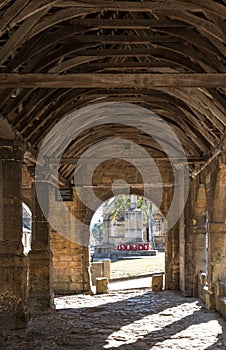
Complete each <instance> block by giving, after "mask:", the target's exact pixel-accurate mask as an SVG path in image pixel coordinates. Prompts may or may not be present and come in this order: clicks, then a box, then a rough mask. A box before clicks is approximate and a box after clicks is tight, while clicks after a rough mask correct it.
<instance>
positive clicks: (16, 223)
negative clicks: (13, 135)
mask: <svg viewBox="0 0 226 350" xmlns="http://www.w3.org/2000/svg"><path fill="white" fill-rule="evenodd" d="M22 158H23V153H22V149H21V146H20V144H19V143H17V142H16V141H6V140H1V141H0V281H1V282H0V331H3V330H4V329H5V330H7V331H9V330H11V329H18V328H23V327H24V326H25V324H26V312H25V311H26V310H25V303H26V283H27V267H26V258H25V256H24V255H23V246H22V193H21V185H22Z"/></svg>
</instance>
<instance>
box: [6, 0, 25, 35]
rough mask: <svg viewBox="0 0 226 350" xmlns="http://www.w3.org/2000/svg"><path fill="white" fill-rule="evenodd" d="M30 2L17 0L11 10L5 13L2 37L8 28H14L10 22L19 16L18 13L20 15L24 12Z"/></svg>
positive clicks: (10, 7)
mask: <svg viewBox="0 0 226 350" xmlns="http://www.w3.org/2000/svg"><path fill="white" fill-rule="evenodd" d="M28 2H29V0H17V1H14V3H13V4H12V5H11V6H9V8H8V9H7V10H6V11H5V12H4V16H2V18H1V20H0V35H2V34H3V32H4V30H5V29H6V27H7V26H8V27H10V28H12V26H11V25H10V22H11V21H12V20H13V19H14V17H16V16H17V14H18V13H20V11H22V10H23V8H24V7H25V6H26V5H27V3H28Z"/></svg>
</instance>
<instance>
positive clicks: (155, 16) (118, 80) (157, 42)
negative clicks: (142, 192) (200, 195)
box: [0, 0, 226, 179]
mask: <svg viewBox="0 0 226 350" xmlns="http://www.w3.org/2000/svg"><path fill="white" fill-rule="evenodd" d="M225 20H226V6H225V1H224V0H198V1H197V0H166V1H162V0H155V1H152V0H143V1H141V0H133V1H132V0H131V1H118V0H114V1H112V0H104V1H103V0H78V1H76V0H38V1H37V0H16V1H15V0H0V38H1V39H0V40H1V43H0V45H1V50H0V92H1V95H0V113H1V124H0V125H1V132H0V136H1V137H3V138H12V134H13V133H15V135H17V137H20V138H21V139H23V140H24V142H25V143H26V145H29V147H30V150H32V152H31V153H32V154H33V155H34V154H35V152H38V150H39V147H40V145H41V143H42V140H43V137H44V136H45V135H46V134H47V133H48V132H49V131H50V130H51V128H52V127H53V126H54V125H55V124H56V123H57V122H58V121H59V120H61V119H62V118H63V117H64V116H65V115H66V114H68V113H70V112H72V111H76V110H78V109H80V108H82V107H85V106H89V105H92V104H93V103H97V102H103V103H105V102H120V103H121V102H125V103H132V104H136V105H138V106H142V107H144V108H146V109H148V110H150V111H152V112H154V113H156V114H157V115H159V116H160V117H161V118H163V119H164V120H165V121H166V122H167V123H169V124H170V125H171V126H172V128H173V130H174V131H175V133H176V134H177V136H178V138H179V139H180V141H181V143H182V145H183V147H184V150H185V152H186V155H187V156H188V159H189V163H190V166H191V171H194V169H195V167H196V168H197V164H199V161H200V162H202V161H204V162H205V161H207V160H208V159H211V157H213V156H214V154H217V152H218V150H220V149H222V147H224V146H225V126H226V114H225V110H226V100H225V91H226V90H225V89H226V65H225V63H226V47H225V35H226V26H225ZM9 125H10V127H9ZM90 135H91V138H92V139H91V141H90ZM115 135H118V137H123V135H127V137H129V138H130V139H131V140H136V142H137V143H140V144H141V145H143V146H144V147H146V148H147V149H150V148H156V145H154V142H153V140H150V139H148V138H146V135H145V134H143V135H140V133H139V131H138V130H137V129H136V128H134V129H133V128H130V129H129V130H128V129H126V127H125V128H122V127H119V126H117V125H115V124H112V125H111V126H110V127H109V128H107V131H106V127H105V126H104V125H103V127H99V128H98V132H96V133H94V132H93V131H91V130H87V131H86V132H85V133H84V134H83V135H81V137H79V138H78V139H76V140H74V143H73V144H72V145H70V149H68V151H67V152H66V154H65V155H64V156H65V159H72V162H71V163H70V165H69V164H67V161H64V164H62V166H61V169H60V170H61V173H62V175H63V176H64V178H67V179H70V177H71V176H72V174H73V171H74V167H75V166H76V164H74V163H75V162H74V161H73V160H74V159H76V157H79V152H80V150H81V145H82V149H83V150H85V149H86V147H89V145H90V142H91V143H95V142H98V141H100V140H102V139H103V138H105V137H111V136H115ZM158 156H159V158H161V157H164V154H163V152H162V151H161V150H160V149H159V153H158Z"/></svg>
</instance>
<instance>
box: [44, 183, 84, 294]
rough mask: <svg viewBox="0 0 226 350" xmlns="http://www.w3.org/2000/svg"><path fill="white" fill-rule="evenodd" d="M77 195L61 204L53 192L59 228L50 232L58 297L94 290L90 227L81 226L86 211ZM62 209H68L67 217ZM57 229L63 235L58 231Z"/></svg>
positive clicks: (52, 209)
mask: <svg viewBox="0 0 226 350" xmlns="http://www.w3.org/2000/svg"><path fill="white" fill-rule="evenodd" d="M73 196H74V200H73V201H72V202H66V203H63V202H57V201H56V199H55V189H54V188H53V189H52V192H51V200H50V205H51V208H50V210H51V214H50V216H51V217H53V223H55V224H56V225H55V226H54V227H53V228H51V230H50V231H51V233H50V249H51V251H52V253H53V291H54V292H55V293H56V294H59V293H83V292H85V293H89V292H90V291H91V283H90V272H89V265H90V261H89V246H88V244H89V226H88V225H85V224H84V225H82V226H81V227H80V225H79V223H80V222H82V220H83V219H84V217H83V215H85V210H84V208H83V207H82V205H81V202H80V201H79V200H78V198H77V195H76V191H75V189H74V191H73ZM62 210H67V211H66V212H65V215H63V212H62ZM80 220H81V221H80ZM84 221H85V220H84ZM55 228H58V229H59V230H60V232H56V230H55ZM81 228H82V229H83V232H81ZM82 235H83V236H84V242H83V241H82ZM85 237H86V239H85ZM79 243H84V244H79Z"/></svg>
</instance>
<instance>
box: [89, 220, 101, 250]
mask: <svg viewBox="0 0 226 350" xmlns="http://www.w3.org/2000/svg"><path fill="white" fill-rule="evenodd" d="M92 235H93V237H94V238H95V239H96V240H97V241H98V243H99V245H100V246H101V243H102V240H103V223H102V222H100V221H98V222H96V223H95V224H94V225H93V227H92Z"/></svg>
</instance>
